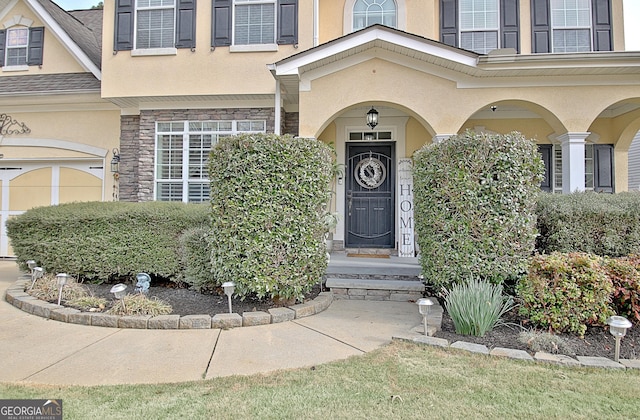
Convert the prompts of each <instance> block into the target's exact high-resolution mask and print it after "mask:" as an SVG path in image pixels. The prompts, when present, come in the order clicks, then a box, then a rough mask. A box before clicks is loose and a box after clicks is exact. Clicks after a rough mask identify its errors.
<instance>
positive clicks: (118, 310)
mask: <svg viewBox="0 0 640 420" xmlns="http://www.w3.org/2000/svg"><path fill="white" fill-rule="evenodd" d="M171 312H173V309H172V308H171V305H169V304H168V303H167V302H165V301H163V300H160V299H158V298H156V297H150V298H149V297H147V296H145V295H143V294H142V293H135V294H129V295H126V296H125V297H123V298H122V299H118V300H117V301H116V302H115V303H114V304H113V306H112V307H111V309H109V310H108V311H107V313H108V314H111V315H127V316H134V315H151V316H158V315H169V314H170V313H171Z"/></svg>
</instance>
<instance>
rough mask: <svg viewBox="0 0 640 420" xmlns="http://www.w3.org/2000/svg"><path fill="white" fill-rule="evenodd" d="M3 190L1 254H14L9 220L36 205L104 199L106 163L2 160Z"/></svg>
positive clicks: (0, 186)
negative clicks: (9, 236) (8, 235)
mask: <svg viewBox="0 0 640 420" xmlns="http://www.w3.org/2000/svg"><path fill="white" fill-rule="evenodd" d="M0 190H1V194H0V225H1V226H0V227H1V229H0V256H1V257H11V256H13V255H12V254H13V253H12V251H11V245H10V243H9V239H8V237H7V234H6V223H7V220H9V218H11V217H15V216H16V215H18V214H22V213H24V212H25V211H27V210H29V209H31V208H34V207H39V206H49V205H55V204H62V203H70V202H74V201H102V200H104V163H103V161H101V160H81V161H69V162H60V161H57V162H55V163H53V162H46V161H44V162H33V161H29V162H1V164H0Z"/></svg>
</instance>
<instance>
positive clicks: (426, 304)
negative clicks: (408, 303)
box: [416, 298, 435, 336]
mask: <svg viewBox="0 0 640 420" xmlns="http://www.w3.org/2000/svg"><path fill="white" fill-rule="evenodd" d="M416 303H417V304H418V310H419V311H420V315H422V322H423V323H424V335H425V336H427V335H429V334H428V333H427V315H429V308H430V307H431V306H433V305H435V302H434V301H433V300H431V299H429V298H420V299H418V300H417V302H416Z"/></svg>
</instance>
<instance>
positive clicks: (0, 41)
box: [0, 29, 7, 67]
mask: <svg viewBox="0 0 640 420" xmlns="http://www.w3.org/2000/svg"><path fill="white" fill-rule="evenodd" d="M6 39H7V33H6V31H5V30H4V29H0V67H4V44H5V43H6V42H7V41H6Z"/></svg>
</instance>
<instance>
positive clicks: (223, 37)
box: [211, 0, 298, 47]
mask: <svg viewBox="0 0 640 420" xmlns="http://www.w3.org/2000/svg"><path fill="white" fill-rule="evenodd" d="M212 14H213V16H212V18H211V20H212V29H211V45H212V46H213V47H222V46H230V45H270V44H279V45H283V44H297V43H298V0H252V1H247V0H213V7H212Z"/></svg>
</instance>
